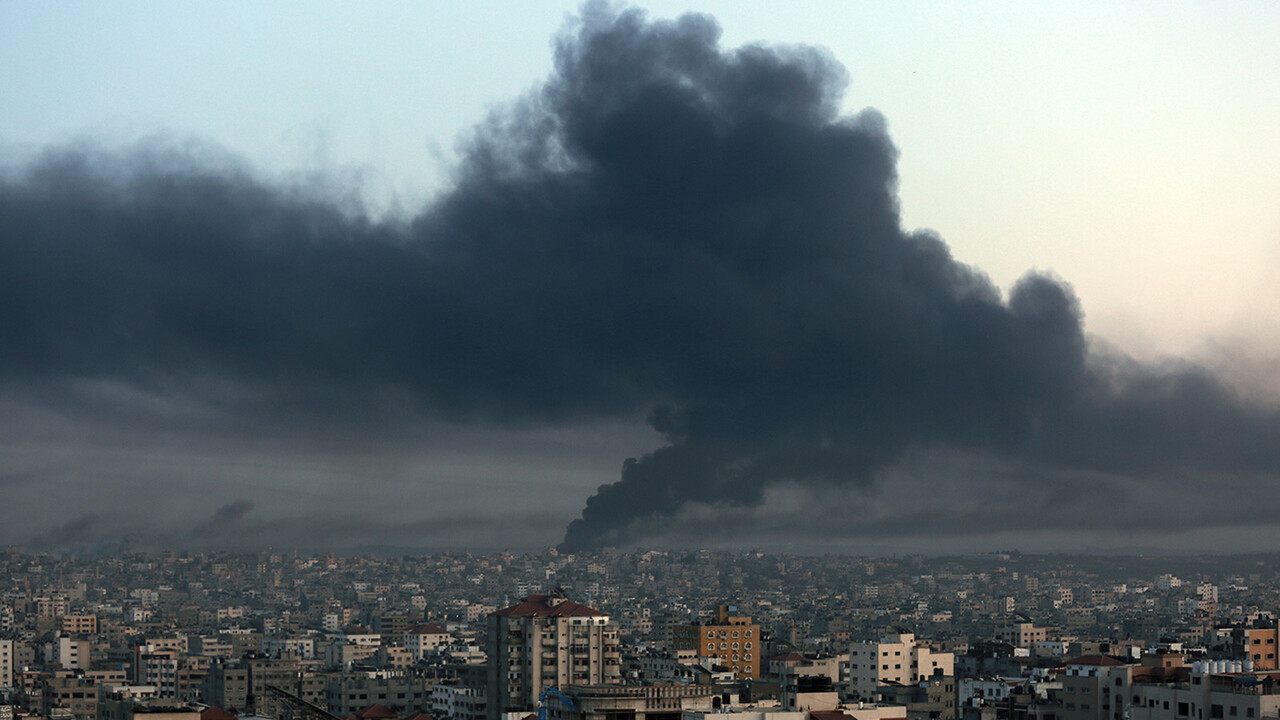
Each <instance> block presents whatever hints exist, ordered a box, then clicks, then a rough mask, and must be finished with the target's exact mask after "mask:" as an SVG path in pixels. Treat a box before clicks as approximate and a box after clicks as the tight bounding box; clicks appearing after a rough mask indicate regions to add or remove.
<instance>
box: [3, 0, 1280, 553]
mask: <svg viewBox="0 0 1280 720" xmlns="http://www.w3.org/2000/svg"><path fill="white" fill-rule="evenodd" d="M640 6H641V7H644V8H646V9H647V10H648V11H649V16H650V18H652V19H658V18H674V17H676V16H677V15H679V14H681V13H683V12H686V11H697V12H705V13H708V14H710V15H712V16H714V17H715V19H716V20H717V22H718V23H719V25H720V27H721V28H722V32H723V35H722V39H721V48H723V49H730V48H734V47H738V46H740V45H744V44H748V43H764V44H768V45H774V44H802V45H813V46H818V47H820V48H824V49H826V50H827V51H829V52H830V53H831V55H832V56H833V57H834V58H835V59H836V60H838V62H839V63H840V64H842V65H843V66H844V68H845V70H846V71H847V73H848V76H849V86H848V89H847V91H846V94H845V96H844V101H843V108H844V110H845V112H847V113H849V114H853V113H856V112H858V111H860V110H862V109H864V108H874V109H876V110H877V111H879V112H880V113H881V114H883V116H884V117H885V119H886V121H887V124H888V130H889V134H890V136H891V137H892V139H893V141H894V143H895V144H896V146H897V148H898V151H899V153H900V156H899V162H898V175H899V197H900V202H901V208H902V217H903V222H902V224H903V227H904V229H906V230H914V229H929V230H932V231H934V232H936V233H937V234H938V235H939V236H940V237H941V238H942V239H943V240H944V241H945V242H946V243H947V244H948V245H949V246H950V247H951V249H952V252H953V253H954V255H955V257H956V259H957V260H959V261H960V262H963V263H966V264H969V265H971V266H973V267H976V268H978V269H980V270H981V271H983V272H985V273H986V274H987V275H989V276H990V278H991V279H992V281H993V282H994V283H995V284H996V285H997V286H998V287H1000V288H1002V289H1004V290H1006V291H1007V290H1008V289H1009V288H1010V287H1011V286H1012V285H1013V284H1014V282H1015V281H1016V280H1017V279H1018V278H1019V277H1021V276H1022V275H1023V274H1024V273H1026V272H1027V271H1029V270H1039V271H1045V272H1048V273H1051V274H1053V275H1056V276H1057V277H1059V278H1061V279H1062V280H1064V281H1066V282H1067V283H1069V284H1070V285H1071V286H1072V287H1074V289H1075V291H1076V294H1077V295H1078V297H1079V298H1080V301H1081V304H1082V306H1083V310H1084V315H1085V329H1086V331H1087V332H1088V333H1089V334H1090V336H1092V337H1096V338H1099V339H1101V340H1102V341H1104V342H1106V343H1109V344H1110V345H1112V346H1115V347H1118V348H1120V349H1122V350H1123V351H1125V352H1127V353H1129V354H1132V355H1135V356H1137V357H1139V358H1141V359H1144V360H1150V359H1159V358H1163V357H1166V356H1175V357H1187V358H1192V359H1195V360H1196V361H1199V362H1203V363H1205V364H1206V365H1208V366H1210V367H1215V368H1217V367H1226V368H1227V369H1228V370H1229V371H1230V372H1231V373H1232V374H1230V375H1228V376H1227V377H1229V378H1232V379H1238V380H1240V382H1241V383H1242V384H1244V385H1246V386H1247V387H1248V388H1249V389H1251V390H1256V389H1261V390H1263V391H1265V392H1275V390H1274V388H1275V387H1276V385H1275V384H1274V383H1272V382H1270V381H1272V380H1277V379H1280V360H1278V358H1280V301H1277V299H1276V293H1275V290H1274V289H1273V288H1274V287H1275V286H1276V285H1277V284H1278V283H1280V171H1277V168H1280V142H1278V141H1277V139H1276V128H1280V92H1277V89H1278V88H1277V80H1276V69H1277V68H1280V44H1278V43H1276V42H1275V38H1276V37H1280V5H1277V4H1275V3H1269V2H1231V3H1210V2H1165V3H1154V2H1141V3H1114V2H1061V3H1011V2H965V3H952V2H900V1H894V2H856V3H849V2H795V3H786V4H779V3H765V2H741V1H736V2H705V3H689V2H645V3H640ZM577 10H578V4H577V3H575V2H467V3H458V2H412V3H410V2H404V3H391V2H387V3H360V4H352V3H338V2H305V3H304V2H294V3H288V2H281V3H265V4H264V3H260V2H216V3H215V2H204V3H192V2H169V3H142V2H121V3H83V2H68V3H34V2H31V3H20V2H10V3H3V4H0V98H2V99H3V100H2V101H0V164H3V166H4V168H5V170H6V174H14V173H18V172H19V171H20V169H21V167H22V166H23V165H24V164H25V163H26V162H28V161H29V160H31V159H32V158H34V157H36V156H38V155H39V154H40V153H42V152H44V151H46V150H49V149H51V148H53V149H57V148H65V147H67V146H76V145H91V146H95V147H100V148H105V149H107V150H109V151H114V150H120V149H126V150H127V149H128V148H130V147H132V146H134V145H135V144H137V143H140V142H143V143H147V142H152V141H154V140H155V138H157V137H159V138H164V139H166V140H168V141H172V142H177V143H179V144H187V143H190V144H191V145H192V146H193V147H198V148H204V147H206V146H207V147H212V148H217V149H218V150H215V151H211V152H222V153H226V154H227V155H228V156H230V158H232V161H233V162H236V163H242V164H243V165H244V166H245V167H247V168H248V169H249V170H250V172H252V173H253V174H255V175H256V176H258V177H261V178H264V179H266V180H267V181H268V182H269V183H273V184H279V183H285V184H297V185H303V186H307V185H311V184H319V185H320V186H322V187H326V188H329V189H330V191H331V192H334V193H337V194H342V193H354V194H355V196H358V197H360V198H362V200H363V201H364V202H365V203H366V205H367V207H369V208H370V209H371V210H372V211H373V212H375V213H378V214H382V213H386V212H392V213H395V212H400V213H403V214H405V215H411V214H413V213H415V212H416V211H417V210H418V209H419V208H421V207H422V206H423V205H424V204H425V203H426V202H427V201H428V199H429V198H431V197H432V196H433V195H434V194H435V193H437V192H439V191H441V190H444V189H447V188H448V187H450V182H451V177H452V175H451V173H452V171H453V169H454V167H455V164H456V163H457V161H458V157H459V156H458V154H457V151H456V148H457V147H458V146H457V143H458V142H459V139H460V138H465V137H466V136H467V133H468V131H469V129H470V128H472V127H474V126H475V125H476V124H477V123H480V122H482V121H483V120H484V119H485V118H486V116H487V115H488V114H489V113H491V112H493V111H495V110H501V109H502V108H504V107H506V106H507V105H508V104H509V103H511V102H512V101H514V100H516V99H518V98H519V97H520V96H522V95H523V94H525V93H528V92H530V91H532V90H533V89H534V88H536V87H537V86H538V84H539V83H540V82H541V81H542V80H544V79H545V78H546V77H547V76H548V74H549V73H551V72H552V69H553V65H552V41H553V38H554V37H555V35H556V34H557V33H558V32H560V31H561V28H563V27H564V26H565V23H566V22H567V21H568V19H569V18H571V17H572V16H573V15H574V14H575V13H576V12H577ZM199 152H206V150H199ZM15 402H16V401H15ZM8 407H9V409H10V412H17V411H15V410H13V408H14V407H16V405H13V404H10V405H9V406H8ZM28 411H29V414H27V415H24V416H23V417H24V418H25V419H24V421H23V422H22V423H21V424H22V426H23V428H24V430H23V435H22V436H20V437H19V436H11V438H10V441H9V443H8V449H7V450H6V452H7V453H9V454H10V457H11V458H19V460H18V461H17V462H14V463H12V464H11V466H10V467H9V468H8V469H7V470H6V472H5V474H6V475H8V476H11V477H12V476H17V475H23V474H24V473H42V472H50V473H54V474H56V467H57V466H58V464H59V463H73V462H75V458H74V457H70V456H72V455H76V454H77V453H81V454H83V456H84V459H86V462H89V464H91V465H93V466H95V467H99V468H100V471H101V473H102V474H103V475H104V476H110V475H112V474H120V475H122V476H129V477H133V478H138V477H146V478H150V480H146V481H138V482H140V485H138V486H137V487H141V488H146V489H143V490H142V492H148V493H149V492H151V491H152V490H151V488H152V486H151V485H148V483H156V484H155V486H154V493H155V496H156V497H160V496H163V495H164V492H163V490H162V487H163V486H164V484H165V483H168V482H171V480H170V478H171V477H174V476H177V475H181V474H182V473H180V472H178V471H177V468H179V467H189V463H190V459H191V458H192V457H197V458H201V461H200V462H203V463H206V464H207V467H208V468H211V469H209V470H208V471H207V472H205V473H204V475H205V476H212V475H217V476H218V480H217V482H218V483H222V485H220V486H219V490H218V491H217V492H216V493H211V494H210V497H209V498H202V499H201V502H204V503H205V505H206V506H210V505H223V504H224V503H227V502H229V501H230V499H231V498H234V497H250V498H251V499H252V500H253V501H254V502H255V503H256V504H257V506H258V508H259V509H258V510H257V512H258V513H260V514H267V515H269V513H268V512H267V510H265V508H268V507H272V506H273V505H275V504H278V503H287V502H289V501H288V499H287V498H289V497H291V496H292V494H293V493H294V492H295V491H296V489H297V488H298V487H304V488H305V490H304V494H314V497H315V502H316V503H317V504H331V503H332V502H333V501H334V500H335V498H339V497H342V496H343V494H344V493H349V492H351V490H350V485H349V484H348V480H347V479H344V478H356V477H358V478H361V480H360V482H362V483H363V482H366V481H368V480H369V478H370V477H371V476H372V477H375V478H382V479H381V480H377V482H379V483H381V484H380V485H379V487H380V488H382V490H381V491H380V492H378V493H375V502H376V503H378V504H380V505H382V506H384V507H386V508H387V509H388V513H389V515H388V516H389V517H391V518H392V519H393V520H394V521H395V522H398V523H402V524H406V525H411V524H412V523H414V522H417V521H418V518H420V517H421V516H420V515H419V514H418V513H417V512H416V511H415V509H414V507H413V506H414V504H416V503H417V502H419V501H421V499H420V498H418V497H417V496H416V495H415V494H414V493H415V492H416V491H415V490H414V488H415V487H417V485H416V484H417V483H418V482H419V480H418V478H420V477H431V478H435V480H434V481H433V482H434V483H435V484H434V485H433V487H435V488H441V489H442V490H441V492H442V493H443V495H439V494H438V495H435V496H433V499H432V500H430V501H424V502H429V503H438V502H449V503H454V504H455V507H458V508H461V510H460V512H459V513H456V515H460V516H461V517H462V519H463V521H465V520H466V519H467V518H468V517H473V516H474V517H477V518H479V517H483V516H484V514H485V513H486V512H488V511H489V510H490V509H491V508H489V506H488V505H487V503H486V502H485V501H484V500H483V495H482V494H477V493H475V492H474V489H475V488H476V487H483V486H485V483H496V484H497V485H498V486H501V485H502V483H503V482H506V480H504V478H509V477H511V476H512V475H516V474H520V473H525V474H526V475H530V474H531V475H532V476H533V479H531V480H527V482H529V483H530V484H532V485H536V486H537V487H542V488H546V489H547V490H548V494H547V495H539V496H538V497H539V499H538V500H537V501H534V502H532V503H531V504H529V505H525V506H523V507H521V508H520V511H521V512H523V513H524V515H523V516H522V517H523V518H524V520H525V521H527V522H528V524H529V528H530V530H529V532H530V534H531V535H532V536H536V537H535V538H534V541H535V544H536V543H549V542H555V541H556V540H557V539H558V537H557V535H558V534H559V531H560V528H562V527H563V524H564V522H566V521H567V520H568V519H570V518H571V517H573V516H574V514H575V513H576V512H577V511H578V510H579V509H580V508H581V502H582V499H583V497H584V494H585V493H587V492H589V491H590V490H591V489H593V488H594V487H595V485H598V484H599V483H602V482H609V481H611V480H612V479H614V478H615V477H616V475H617V468H618V465H619V463H620V461H621V458H622V457H626V456H628V455H634V454H637V453H640V452H645V451H648V450H651V449H652V448H653V447H655V446H656V445H657V440H656V439H655V437H654V434H653V433H652V431H650V430H648V429H647V428H644V427H643V426H641V425H638V424H636V423H627V422H619V423H618V424H616V425H608V426H607V427H603V428H599V427H596V428H592V429H590V430H581V429H578V430H574V429H564V428H559V429H550V430H546V431H538V432H534V433H528V432H524V431H521V432H508V431H506V430H503V431H501V433H504V434H501V437H502V438H503V439H502V442H503V444H504V447H505V450H504V452H503V453H501V454H500V456H497V455H493V454H490V453H487V452H486V450H485V449H484V448H485V447H486V443H487V442H490V441H492V438H493V435H490V434H489V433H490V432H499V431H494V430H493V429H492V428H489V429H486V430H483V431H476V430H475V429H474V428H472V429H465V428H464V429H456V428H452V429H447V430H440V431H439V432H438V433H436V434H433V435H432V436H431V437H432V438H434V440H433V442H434V443H438V444H437V445H433V447H434V451H433V454H432V455H431V457H429V458H424V457H421V456H419V455H415V454H413V453H406V452H405V451H404V449H403V448H402V447H397V448H396V449H394V450H388V451H386V452H382V451H380V450H379V445H378V443H377V442H370V443H369V444H366V445H362V446H361V447H360V448H359V450H358V451H357V452H354V453H351V454H342V453H339V452H337V451H335V450H334V449H333V448H331V447H323V448H319V449H313V450H314V451H313V452H312V454H311V455H309V456H307V457H309V458H310V459H308V460H302V459H299V458H301V457H302V456H304V455H306V453H305V452H304V451H302V450H298V448H297V447H295V448H292V450H291V454H290V455H289V457H291V458H293V459H290V460H279V457H278V456H279V447H278V446H276V445H271V446H270V447H253V446H252V443H248V444H246V445H244V446H238V445H236V444H235V443H231V444H230V447H232V448H233V449H234V448H239V450H238V454H236V455H235V459H234V460H232V459H230V457H231V455H228V453H227V446H223V445H220V444H219V443H218V442H217V441H216V440H213V439H210V438H208V437H200V438H192V437H186V438H185V439H182V440H175V441H174V443H176V444H178V445H183V446H184V447H185V448H186V451H187V452H188V454H187V455H183V456H171V455H169V454H167V452H166V451H162V450H161V449H160V448H161V447H162V445H163V447H164V448H166V449H167V448H171V447H173V446H174V445H173V444H161V443H159V442H158V441H154V440H150V441H149V440H146V439H139V438H136V437H133V438H129V439H124V438H123V437H122V438H116V437H114V436H112V435H111V432H112V431H110V430H105V429H102V428H96V429H90V428H89V427H88V426H84V427H80V426H77V427H78V428H79V429H76V430H73V431H68V430H66V429H65V427H64V428H62V429H59V430H57V431H54V430H50V431H49V432H48V433H44V432H43V431H42V430H41V428H42V427H45V426H44V425H42V423H46V422H47V423H48V427H50V428H52V427H54V426H59V427H62V426H60V425H59V423H58V420H57V418H56V411H53V410H50V409H48V408H46V407H38V408H28ZM237 442H244V441H243V440H240V441H237ZM637 443H638V444H637ZM297 445H298V447H302V446H308V441H305V440H299V441H298V442H297ZM108 447H109V448H112V449H111V450H106V449H104V448H108ZM121 448H124V449H121ZM129 448H132V449H129ZM255 453H260V454H261V457H255ZM112 454H117V455H120V456H121V457H123V458H124V459H122V460H121V462H119V463H118V464H107V465H103V464H102V462H101V459H102V458H103V457H106V456H108V455H112ZM339 455H341V458H339V457H338V456H339ZM546 456H552V457H553V458H554V459H548V457H546ZM175 458H176V459H175ZM276 462H282V463H283V464H284V466H286V467H288V468H289V471H288V472H286V473H282V474H280V475H272V474H271V473H266V474H264V473H263V472H261V468H262V467H263V466H265V465H270V464H271V463H276ZM309 463H310V464H309ZM51 468H53V469H51ZM139 468H145V469H144V470H140V469H139ZM254 468H257V470H255V469H254ZM24 476H25V475H24ZM302 476H306V477H307V478H309V479H307V480H305V481H298V482H295V479H296V478H297V477H302ZM131 482H133V481H131ZM172 482H177V481H172ZM181 482H186V483H191V485H192V487H198V486H200V484H201V483H212V482H213V480H210V479H208V477H204V478H203V479H201V478H191V477H186V478H185V479H184V480H182V481H181ZM352 482H354V480H352ZM522 482H524V481H522ZM18 484H21V483H18ZM25 487H28V488H29V492H30V493H31V497H30V498H27V499H29V500H30V501H32V502H35V501H36V498H46V499H47V498H48V497H50V495H49V493H48V492H47V489H40V488H42V487H43V486H37V485H34V484H28V485H26V486H25ZM60 487H62V488H64V489H65V492H66V494H67V496H68V497H74V496H75V495H76V492H75V491H73V490H71V489H70V488H71V487H72V486H71V485H67V484H64V485H62V486H60ZM75 487H77V488H78V487H79V486H75ZM392 488H399V489H398V490H394V491H393V490H392ZM14 492H15V493H17V492H23V491H19V490H15V491H14ZM397 493H402V494H397ZM561 493H562V495H560V494H561ZM179 495H181V498H179V497H178V496H177V495H175V497H174V498H169V499H165V500H163V501H162V502H161V504H162V505H165V506H166V508H167V509H169V510H171V511H172V512H173V513H175V514H177V515H181V514H182V513H183V512H196V511H194V510H191V507H193V506H194V504H195V501H192V500H190V497H192V496H190V495H186V494H179ZM197 495H198V493H197ZM277 496H278V497H277ZM14 497H17V495H14ZM398 497H411V498H414V502H412V503H410V505H409V506H407V507H406V506H405V505H401V504H398V503H397V502H396V498H398ZM89 512H95V511H94V510H93V508H91V507H79V506H77V507H74V508H72V509H71V511H70V512H69V514H70V515H80V514H83V513H89ZM531 513H532V514H538V513H543V514H545V515H548V516H552V517H553V521H552V522H550V530H548V529H546V528H542V527H540V526H538V524H537V522H536V521H535V520H533V519H530V517H528V516H529V515H530V514H531ZM204 514H208V513H204ZM0 517H3V513H0ZM10 519H12V518H10ZM455 519H456V518H455ZM356 524H358V523H356ZM464 524H465V523H464ZM418 529H419V530H421V528H418ZM477 538H478V539H477V540H476V542H489V543H495V544H501V543H502V541H501V540H495V539H494V537H493V534H492V533H489V534H486V533H479V534H478V535H477ZM17 540H20V538H16V537H13V536H0V542H5V541H9V542H14V541H17ZM382 540H385V538H382ZM887 547H888V548H889V549H892V548H893V547H895V546H893V545H891V544H890V545H888V546H887Z"/></svg>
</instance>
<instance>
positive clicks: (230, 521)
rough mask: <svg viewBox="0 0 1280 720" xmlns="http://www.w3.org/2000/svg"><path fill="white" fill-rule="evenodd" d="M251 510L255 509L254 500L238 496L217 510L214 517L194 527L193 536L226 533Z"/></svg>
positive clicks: (204, 536)
mask: <svg viewBox="0 0 1280 720" xmlns="http://www.w3.org/2000/svg"><path fill="white" fill-rule="evenodd" d="M251 510H253V503H252V502H250V501H249V500H246V499H244V498H236V499H235V500H232V501H231V502H229V503H227V504H226V505H223V506H222V507H220V508H218V509H217V510H215V511H214V513H213V517H211V518H209V519H208V520H206V521H204V522H202V523H200V524H199V525H197V526H195V527H194V528H192V529H191V536H192V537H196V538H215V537H219V536H222V535H225V534H226V533H227V532H228V531H230V530H232V529H233V526H235V525H236V524H237V523H238V521H239V520H240V519H241V518H243V517H244V516H245V515H248V514H249V511H251Z"/></svg>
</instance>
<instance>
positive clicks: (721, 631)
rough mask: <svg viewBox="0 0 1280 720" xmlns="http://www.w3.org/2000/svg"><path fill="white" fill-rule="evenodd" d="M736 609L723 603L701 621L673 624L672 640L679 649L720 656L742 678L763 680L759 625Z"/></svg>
mask: <svg viewBox="0 0 1280 720" xmlns="http://www.w3.org/2000/svg"><path fill="white" fill-rule="evenodd" d="M736 611H737V608H735V607H733V606H730V605H720V606H719V607H717V608H716V612H715V615H713V616H712V617H710V618H707V619H706V620H703V621H702V622H701V623H695V624H692V625H673V626H672V627H671V642H672V644H673V646H674V648H675V649H676V650H677V651H679V650H689V649H692V650H695V651H697V653H698V657H700V658H717V662H718V663H719V664H721V665H724V666H725V667H727V668H730V669H731V670H732V671H733V673H734V676H735V677H736V678H737V679H739V680H758V679H760V665H761V662H760V656H761V653H762V652H763V650H764V648H763V647H762V645H761V643H760V626H759V625H757V624H755V623H753V622H752V621H751V618H750V617H749V616H745V615H742V616H739V615H733V614H732V613H735V612H736Z"/></svg>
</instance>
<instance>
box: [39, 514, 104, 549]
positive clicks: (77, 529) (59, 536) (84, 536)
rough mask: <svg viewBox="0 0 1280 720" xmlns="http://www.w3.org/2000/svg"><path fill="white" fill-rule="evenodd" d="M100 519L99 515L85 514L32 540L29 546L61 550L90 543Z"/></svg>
mask: <svg viewBox="0 0 1280 720" xmlns="http://www.w3.org/2000/svg"><path fill="white" fill-rule="evenodd" d="M99 519H100V518H99V517H98V514H97V513H85V514H83V515H80V516H77V517H74V518H72V519H70V520H68V521H67V522H65V523H63V524H62V525H59V526H57V527H54V528H50V529H49V531H48V532H45V533H43V534H41V535H38V536H36V537H34V538H31V539H30V541H29V542H28V544H30V545H31V546H33V547H37V548H40V549H61V548H65V547H68V546H71V545H74V544H76V543H82V542H87V541H90V540H92V532H93V530H94V529H95V527H96V526H97V525H98V520H99Z"/></svg>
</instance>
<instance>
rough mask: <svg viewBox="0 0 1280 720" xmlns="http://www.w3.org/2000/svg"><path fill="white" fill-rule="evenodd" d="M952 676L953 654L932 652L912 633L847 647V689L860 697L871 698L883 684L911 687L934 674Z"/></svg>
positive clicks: (893, 634) (897, 634)
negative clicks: (894, 683)
mask: <svg viewBox="0 0 1280 720" xmlns="http://www.w3.org/2000/svg"><path fill="white" fill-rule="evenodd" d="M954 674H955V655H954V654H952V653H949V652H935V651H934V650H933V649H931V648H930V647H929V644H928V643H927V642H925V641H922V640H917V639H916V636H915V635H914V634H912V633H908V632H899V633H891V634H888V635H883V636H881V638H880V639H879V640H876V641H868V642H855V643H853V644H851V645H850V646H849V689H850V690H851V691H852V692H854V693H857V695H858V697H860V698H867V699H870V698H874V697H875V696H876V687H877V686H878V685H880V684H881V682H882V681H886V680H891V681H894V682H898V683H902V684H903V685H914V684H915V683H917V682H919V681H921V680H923V679H926V678H930V677H933V676H935V675H954Z"/></svg>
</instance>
